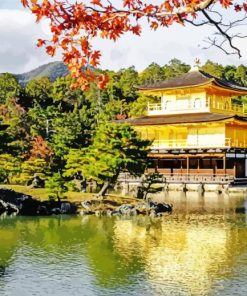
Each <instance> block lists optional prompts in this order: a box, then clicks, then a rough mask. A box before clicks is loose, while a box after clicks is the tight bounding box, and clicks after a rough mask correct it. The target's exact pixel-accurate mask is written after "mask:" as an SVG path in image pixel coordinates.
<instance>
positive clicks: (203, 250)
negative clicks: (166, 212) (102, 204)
mask: <svg viewBox="0 0 247 296" xmlns="http://www.w3.org/2000/svg"><path fill="white" fill-rule="evenodd" d="M180 218H181V219H180ZM180 218H179V217H178V219H177V221H176V219H174V217H173V218H171V219H169V218H168V217H166V218H165V220H166V221H165V222H163V223H160V224H159V223H158V224H157V225H159V227H158V228H157V227H155V226H153V227H144V226H140V225H139V224H138V223H137V222H136V223H135V222H133V221H121V220H120V221H116V226H115V248H116V249H117V250H119V252H121V253H125V254H129V255H130V251H131V250H132V252H135V255H139V256H140V257H141V258H143V261H144V262H145V270H146V273H147V278H148V279H147V280H148V281H149V282H150V284H151V285H154V288H156V287H157V288H158V289H159V291H160V290H162V289H163V288H164V294H163V295H184V294H185V295H207V294H208V293H209V292H210V291H211V289H212V285H213V284H214V282H215V281H217V280H218V279H220V278H224V277H227V272H228V271H229V273H230V271H231V267H232V265H233V260H234V259H233V258H234V256H236V255H238V254H239V253H240V252H243V251H244V250H246V248H247V240H246V239H245V240H244V239H243V236H244V237H245V238H247V231H246V229H243V230H242V231H241V233H239V232H238V231H237V230H235V229H234V228H232V226H231V225H230V224H229V223H227V222H226V221H224V220H223V218H222V217H220V216H215V217H214V218H212V217H211V220H209V219H208V220H206V219H207V218H206V219H205V216H204V218H202V217H201V218H200V216H195V217H193V216H190V217H188V218H187V220H186V219H184V217H183V218H182V217H180ZM240 237H242V238H241V239H240ZM235 244H238V249H236V245H235ZM130 256H131V255H130ZM174 293H175V294H174Z"/></svg>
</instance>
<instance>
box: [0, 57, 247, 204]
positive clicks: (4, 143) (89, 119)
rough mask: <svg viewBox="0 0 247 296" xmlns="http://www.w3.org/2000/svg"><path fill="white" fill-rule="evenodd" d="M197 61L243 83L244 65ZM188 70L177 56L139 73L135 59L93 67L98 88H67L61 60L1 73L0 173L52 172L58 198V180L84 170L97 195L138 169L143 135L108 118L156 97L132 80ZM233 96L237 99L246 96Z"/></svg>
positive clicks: (143, 156)
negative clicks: (102, 79) (103, 79)
mask: <svg viewBox="0 0 247 296" xmlns="http://www.w3.org/2000/svg"><path fill="white" fill-rule="evenodd" d="M201 69H202V70H203V71H205V72H208V73H210V74H212V75H214V76H217V77H220V78H223V79H228V80H231V81H233V82H235V83H239V84H241V85H245V86H247V67H246V66H244V65H240V66H231V65H228V66H225V67H224V66H222V65H220V64H217V63H214V62H212V61H207V62H206V63H205V65H202V66H201ZM189 70H190V66H189V65H187V64H186V63H184V62H182V61H180V60H178V59H172V60H171V61H169V62H168V63H167V64H165V65H158V64H156V63H152V64H151V65H149V66H148V67H147V68H146V69H144V70H143V71H142V72H141V73H137V71H136V70H135V68H134V67H129V68H127V69H121V70H119V71H117V72H114V71H108V70H104V71H102V70H95V71H96V72H97V73H105V74H107V75H108V76H109V79H110V81H109V83H108V85H107V87H106V88H105V89H104V90H100V89H99V88H98V87H97V85H95V84H93V83H92V84H91V86H90V89H89V91H88V92H83V91H82V90H81V89H76V90H71V88H70V85H71V84H72V83H73V79H72V78H71V77H70V76H66V77H64V76H65V75H66V74H67V73H68V72H67V68H65V66H64V65H63V64H62V63H60V62H55V63H50V64H48V65H44V66H41V67H39V68H37V69H35V70H33V71H31V72H29V73H26V74H23V75H17V76H14V75H12V74H2V75H0V117H1V118H2V119H0V162H1V163H0V180H1V181H2V182H3V181H5V182H16V183H25V184H27V183H28V182H30V181H32V179H33V178H34V176H35V175H38V176H39V177H40V178H41V179H42V180H46V179H47V178H48V177H49V176H51V175H52V174H53V177H52V178H51V179H50V180H49V182H47V184H48V185H47V186H50V187H51V188H52V186H53V187H54V188H57V191H56V192H57V193H55V196H56V198H57V196H60V195H62V194H63V190H65V189H64V188H65V187H64V188H62V189H61V186H63V184H64V183H65V184H68V187H69V188H70V189H71V188H75V187H76V186H77V187H78V188H80V184H81V183H82V180H84V181H85V178H87V179H94V180H96V181H97V182H98V184H102V186H103V187H102V190H101V193H100V194H102V195H103V194H105V192H106V190H107V189H108V188H109V186H112V184H114V183H115V181H116V178H117V176H118V175H119V173H120V172H121V171H129V172H130V173H131V174H134V175H140V174H141V173H142V172H143V171H144V168H145V166H146V160H147V151H148V145H149V143H148V142H147V141H142V140H140V139H139V138H138V136H137V134H136V133H135V132H134V131H133V129H132V128H131V127H130V126H128V125H125V124H124V125H120V124H116V123H114V121H115V120H116V119H119V118H121V119H123V118H127V117H136V116H143V115H146V111H147V105H148V102H150V103H156V102H159V100H160V98H154V97H148V96H145V95H143V94H140V93H138V85H143V84H150V83H156V82H159V81H162V80H166V79H171V78H173V77H175V76H178V75H182V74H184V73H187V72H188V71H189ZM44 76H47V77H44ZM16 77H17V78H18V79H20V81H21V84H20V83H19V82H18V80H17V79H16ZM57 77H59V78H58V79H56V80H55V78H57ZM34 78H35V79H34ZM54 80H55V81H54ZM234 100H235V102H236V103H240V102H243V101H245V98H244V97H241V98H239V97H237V98H235V99H234ZM35 139H36V140H37V139H42V141H43V142H44V143H46V146H47V147H49V149H47V151H49V157H45V155H43V154H45V153H46V152H44V151H43V154H42V157H40V156H39V155H41V154H39V153H36V154H35V153H33V143H34V141H35ZM39 148H40V149H42V147H39ZM37 149H38V147H37V146H36V150H37ZM45 151H46V150H45ZM47 153H48V152H47ZM43 156H44V157H43ZM58 172H60V173H58ZM78 176H80V178H81V179H80V178H78ZM64 178H66V179H65V180H64ZM152 182H153V181H152ZM152 182H151V181H150V184H151V183H152ZM78 185H79V186H78ZM54 190H55V189H54ZM59 190H62V191H59ZM145 190H146V191H145V192H150V191H152V190H156V189H155V188H154V187H153V186H150V188H146V189H145Z"/></svg>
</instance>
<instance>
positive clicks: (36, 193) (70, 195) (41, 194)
mask: <svg viewBox="0 0 247 296" xmlns="http://www.w3.org/2000/svg"><path fill="white" fill-rule="evenodd" d="M0 187H2V188H10V189H13V190H14V191H16V192H20V193H23V194H27V195H31V196H32V197H34V198H37V199H39V200H41V201H45V200H48V198H49V192H48V190H47V189H45V188H31V187H29V186H22V185H0ZM65 196H66V197H67V198H66V199H65V200H67V201H70V202H80V201H83V200H88V199H94V198H95V197H94V194H93V193H83V192H72V191H70V192H66V193H65ZM108 199H112V200H121V201H122V202H124V201H125V200H126V201H129V200H136V199H135V198H133V197H130V196H119V195H109V196H108Z"/></svg>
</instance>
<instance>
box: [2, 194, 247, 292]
mask: <svg viewBox="0 0 247 296" xmlns="http://www.w3.org/2000/svg"><path fill="white" fill-rule="evenodd" d="M162 198H163V199H165V200H167V201H169V202H172V203H173V205H174V212H173V213H172V214H171V215H166V216H165V217H162V218H153V219H151V218H148V217H140V216H139V217H133V218H131V219H130V218H128V219H127V218H126V219H124V218H116V217H113V218H107V217H102V218H98V217H93V216H82V217H81V216H56V217H6V216H5V217H3V216H1V217H0V295H1V296H15V295H18V296H29V295H30V296H34V295H53V296H65V295H66V296H67V295H85V296H94V295H99V296H101V295H102V296H103V295H104V296H108V295H117V296H121V295H128V296H129V295H130V296H131V295H142V296H146V295H147V296H149V295H179V296H180V295H224V296H225V295H247V219H246V215H245V213H244V208H243V207H244V206H245V203H246V202H245V197H244V196H240V195H236V196H218V195H214V194H213V193H211V194H209V195H208V196H203V197H199V196H198V195H197V194H196V193H195V194H187V195H184V194H181V193H173V194H170V196H165V197H162ZM237 208H238V209H240V208H243V209H242V210H237V211H236V209H237ZM239 212H241V213H239Z"/></svg>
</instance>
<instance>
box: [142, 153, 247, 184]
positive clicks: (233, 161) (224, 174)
mask: <svg viewBox="0 0 247 296" xmlns="http://www.w3.org/2000/svg"><path fill="white" fill-rule="evenodd" d="M149 157H150V162H149V167H148V170H147V171H148V173H151V172H157V173H160V174H162V175H164V176H166V177H167V178H169V177H172V179H173V180H176V178H177V179H178V180H180V181H181V180H188V181H202V182H203V181H207V180H208V181H210V180H212V181H213V180H222V181H223V180H224V181H226V180H236V179H246V182H247V149H241V150H240V149H230V150H229V149H228V150H220V151H217V150H212V149H210V150H205V151H202V150H201V149H200V150H199V149H198V150H196V149H195V150H192V151H191V150H188V151H185V150H183V151H179V150H178V151H169V152H168V153H162V152H160V151H152V153H150V155H149Z"/></svg>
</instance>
